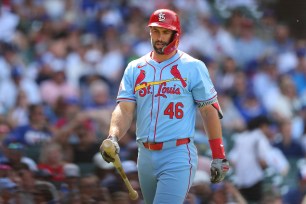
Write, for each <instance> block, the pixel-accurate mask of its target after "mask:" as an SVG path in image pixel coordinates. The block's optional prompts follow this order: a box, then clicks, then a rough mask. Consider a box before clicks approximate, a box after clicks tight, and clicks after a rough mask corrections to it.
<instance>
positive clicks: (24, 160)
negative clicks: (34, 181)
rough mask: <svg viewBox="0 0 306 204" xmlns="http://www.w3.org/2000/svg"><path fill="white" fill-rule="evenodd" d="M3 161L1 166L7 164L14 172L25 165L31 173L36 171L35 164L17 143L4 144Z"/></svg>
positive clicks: (23, 147) (22, 146)
mask: <svg viewBox="0 0 306 204" xmlns="http://www.w3.org/2000/svg"><path fill="white" fill-rule="evenodd" d="M4 155H5V159H4V160H3V161H2V162H3V164H7V165H9V166H10V167H12V168H13V169H14V170H17V169H19V168H20V166H22V165H24V164H26V165H27V166H28V167H29V168H30V169H31V171H33V172H34V171H37V164H36V162H35V161H34V160H33V159H31V158H29V157H28V156H27V155H26V153H25V146H24V145H23V144H21V143H18V142H8V143H6V144H5V149H4Z"/></svg>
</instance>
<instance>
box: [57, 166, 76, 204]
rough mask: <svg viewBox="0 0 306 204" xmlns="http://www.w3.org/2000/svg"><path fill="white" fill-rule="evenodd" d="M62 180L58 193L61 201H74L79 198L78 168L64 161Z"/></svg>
mask: <svg viewBox="0 0 306 204" xmlns="http://www.w3.org/2000/svg"><path fill="white" fill-rule="evenodd" d="M64 176H65V178H64V181H63V182H61V183H60V187H59V193H60V197H61V199H60V200H61V203H63V204H64V203H67V204H69V203H74V202H75V201H77V200H79V199H80V196H79V191H80V189H79V185H80V177H81V173H80V168H79V166H78V165H76V164H74V163H66V164H65V165H64Z"/></svg>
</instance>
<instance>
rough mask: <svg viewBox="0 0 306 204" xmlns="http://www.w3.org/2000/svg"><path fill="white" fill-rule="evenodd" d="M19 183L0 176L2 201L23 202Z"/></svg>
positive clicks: (0, 199)
mask: <svg viewBox="0 0 306 204" xmlns="http://www.w3.org/2000/svg"><path fill="white" fill-rule="evenodd" d="M17 187H18V186H17V184H16V183H14V182H13V181H12V180H11V179H9V178H0V203H3V204H6V203H21V199H20V197H19V194H18V192H17Z"/></svg>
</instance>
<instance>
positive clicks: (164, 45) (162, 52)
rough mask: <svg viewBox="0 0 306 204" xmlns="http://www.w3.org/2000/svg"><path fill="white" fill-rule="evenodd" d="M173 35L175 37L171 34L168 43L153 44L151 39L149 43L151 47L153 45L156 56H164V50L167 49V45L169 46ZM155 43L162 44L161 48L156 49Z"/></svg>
mask: <svg viewBox="0 0 306 204" xmlns="http://www.w3.org/2000/svg"><path fill="white" fill-rule="evenodd" d="M174 35H175V32H173V33H172V36H171V38H170V40H169V42H163V41H158V40H157V41H155V42H153V39H152V38H151V43H152V45H153V49H154V51H155V52H156V53H157V54H159V55H164V54H165V53H164V49H165V48H166V47H167V45H169V44H170V43H171V42H172V41H173V39H174ZM157 43H160V44H162V45H163V46H162V47H161V48H158V47H157Z"/></svg>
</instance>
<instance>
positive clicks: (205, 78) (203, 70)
mask: <svg viewBox="0 0 306 204" xmlns="http://www.w3.org/2000/svg"><path fill="white" fill-rule="evenodd" d="M191 83H192V86H191V87H192V89H191V92H192V95H193V98H194V101H195V102H196V103H202V104H203V103H204V105H208V104H213V103H214V102H216V101H217V92H216V90H215V88H214V85H213V83H212V81H211V78H210V75H209V72H208V69H207V67H206V65H205V64H204V63H203V62H201V61H197V62H196V63H195V72H194V73H193V76H192V81H191Z"/></svg>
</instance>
